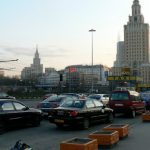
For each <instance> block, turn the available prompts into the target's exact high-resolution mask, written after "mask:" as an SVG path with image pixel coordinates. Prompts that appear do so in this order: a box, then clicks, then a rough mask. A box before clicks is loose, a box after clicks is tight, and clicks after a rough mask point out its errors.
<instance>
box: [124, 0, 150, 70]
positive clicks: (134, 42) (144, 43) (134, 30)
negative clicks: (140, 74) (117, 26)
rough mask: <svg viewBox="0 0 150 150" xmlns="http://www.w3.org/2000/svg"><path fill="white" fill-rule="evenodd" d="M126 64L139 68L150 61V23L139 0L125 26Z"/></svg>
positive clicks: (135, 1)
mask: <svg viewBox="0 0 150 150" xmlns="http://www.w3.org/2000/svg"><path fill="white" fill-rule="evenodd" d="M124 45H125V60H126V62H125V65H126V66H128V67H130V68H135V67H136V68H139V67H140V66H141V64H143V63H149V25H148V24H146V23H144V17H143V15H142V14H141V6H140V4H139V0H134V1H133V5H132V15H131V16H129V21H128V23H127V25H125V26H124Z"/></svg>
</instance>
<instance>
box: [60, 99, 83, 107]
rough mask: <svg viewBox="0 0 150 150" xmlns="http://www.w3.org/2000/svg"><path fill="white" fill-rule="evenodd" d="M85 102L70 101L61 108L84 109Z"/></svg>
mask: <svg viewBox="0 0 150 150" xmlns="http://www.w3.org/2000/svg"><path fill="white" fill-rule="evenodd" d="M84 104H85V101H83V100H71V99H70V100H69V101H65V102H64V103H63V104H62V105H61V107H73V108H83V106H84Z"/></svg>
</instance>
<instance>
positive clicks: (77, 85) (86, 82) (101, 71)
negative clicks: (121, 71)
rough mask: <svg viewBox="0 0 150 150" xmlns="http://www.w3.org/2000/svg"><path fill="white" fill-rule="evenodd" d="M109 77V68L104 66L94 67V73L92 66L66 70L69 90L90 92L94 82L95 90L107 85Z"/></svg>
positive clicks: (75, 66) (80, 66) (79, 66)
mask: <svg viewBox="0 0 150 150" xmlns="http://www.w3.org/2000/svg"><path fill="white" fill-rule="evenodd" d="M108 75H109V68H108V67H105V66H103V65H94V66H93V73H92V66H88V65H85V66H84V65H72V66H68V67H66V68H65V70H64V76H65V78H66V85H67V86H68V87H69V90H70V91H71V90H73V91H74V90H77V89H78V90H80V89H81V88H82V89H83V88H85V89H86V91H88V90H90V88H91V85H92V82H93V86H94V89H97V86H101V85H107V84H108V82H107V76H108Z"/></svg>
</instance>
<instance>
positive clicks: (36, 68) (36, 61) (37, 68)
mask: <svg viewBox="0 0 150 150" xmlns="http://www.w3.org/2000/svg"><path fill="white" fill-rule="evenodd" d="M31 70H32V71H31V72H32V73H31V74H33V75H34V76H38V75H42V73H43V65H42V64H40V58H39V52H38V46H36V52H35V56H34V58H33V64H31Z"/></svg>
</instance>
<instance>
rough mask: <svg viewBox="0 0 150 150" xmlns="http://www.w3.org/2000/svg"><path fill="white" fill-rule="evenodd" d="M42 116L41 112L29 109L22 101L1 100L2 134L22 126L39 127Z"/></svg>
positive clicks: (0, 125) (0, 129) (0, 122)
mask: <svg viewBox="0 0 150 150" xmlns="http://www.w3.org/2000/svg"><path fill="white" fill-rule="evenodd" d="M41 114H42V113H41V111H40V110H38V109H34V108H29V107H27V106H26V105H24V104H23V103H22V102H20V101H17V100H12V99H0V133H3V132H4V131H5V130H6V129H8V128H10V127H18V126H20V125H33V126H38V125H40V122H41Z"/></svg>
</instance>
